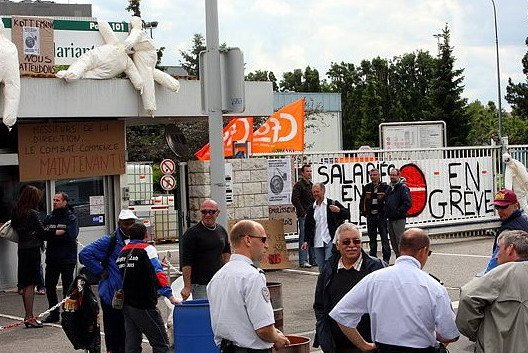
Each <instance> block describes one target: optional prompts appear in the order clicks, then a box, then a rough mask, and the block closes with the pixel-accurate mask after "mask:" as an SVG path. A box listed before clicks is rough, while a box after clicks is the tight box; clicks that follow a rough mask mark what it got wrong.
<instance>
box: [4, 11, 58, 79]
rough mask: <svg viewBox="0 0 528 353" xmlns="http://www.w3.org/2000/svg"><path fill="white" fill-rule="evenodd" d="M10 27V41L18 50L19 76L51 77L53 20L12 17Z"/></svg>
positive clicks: (52, 71)
mask: <svg viewBox="0 0 528 353" xmlns="http://www.w3.org/2000/svg"><path fill="white" fill-rule="evenodd" d="M12 26H13V29H12V32H11V40H12V42H13V43H15V45H16V46H17V49H18V61H19V62H20V74H21V75H31V76H44V77H53V75H54V74H55V71H54V69H53V66H54V65H55V53H54V48H53V19H52V18H45V17H18V16H13V18H12Z"/></svg>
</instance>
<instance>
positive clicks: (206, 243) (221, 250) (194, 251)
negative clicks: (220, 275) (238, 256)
mask: <svg viewBox="0 0 528 353" xmlns="http://www.w3.org/2000/svg"><path fill="white" fill-rule="evenodd" d="M200 212H201V213H202V219H201V221H200V222H199V223H198V224H197V225H195V226H193V227H191V228H189V229H188V230H187V231H186V232H185V233H184V234H183V237H182V244H181V253H180V257H181V266H182V272H183V284H184V287H183V289H182V290H181V296H182V298H183V299H184V300H185V299H187V298H188V297H189V295H190V294H191V293H192V297H193V299H206V298H207V292H206V287H207V284H208V283H209V281H210V280H211V278H213V276H214V274H215V273H216V271H218V270H219V269H220V268H221V267H222V266H223V265H224V264H225V263H226V262H227V261H229V257H230V256H231V249H230V247H229V240H228V238H227V232H226V230H225V229H224V227H222V226H221V225H220V224H218V223H216V219H217V217H218V213H219V212H220V211H219V210H218V204H217V203H216V202H215V201H213V200H211V199H207V200H205V201H204V202H203V203H202V206H201V207H200Z"/></svg>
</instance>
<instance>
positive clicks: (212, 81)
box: [201, 0, 227, 228]
mask: <svg viewBox="0 0 528 353" xmlns="http://www.w3.org/2000/svg"><path fill="white" fill-rule="evenodd" d="M205 43H206V46H207V55H206V60H207V70H206V71H204V73H205V75H207V80H206V82H207V86H206V88H205V92H206V94H207V102H208V103H207V107H206V108H207V116H208V120H209V143H210V146H211V161H210V173H209V175H210V176H211V198H212V199H213V200H214V201H216V202H217V203H218V209H219V210H220V214H219V216H218V223H219V224H220V225H222V226H223V227H224V228H227V201H226V190H225V159H224V140H223V127H224V126H223V118H222V85H221V81H220V50H219V38H218V5H217V0H205ZM201 79H205V78H204V77H202V78H201Z"/></svg>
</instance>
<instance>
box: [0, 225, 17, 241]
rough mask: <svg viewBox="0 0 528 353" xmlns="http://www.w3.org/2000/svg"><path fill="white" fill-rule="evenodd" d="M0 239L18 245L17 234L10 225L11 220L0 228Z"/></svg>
mask: <svg viewBox="0 0 528 353" xmlns="http://www.w3.org/2000/svg"><path fill="white" fill-rule="evenodd" d="M0 238H3V239H6V240H9V241H12V242H14V243H18V233H17V231H16V230H15V228H13V226H12V225H11V220H9V221H7V222H5V223H4V224H3V225H2V227H0Z"/></svg>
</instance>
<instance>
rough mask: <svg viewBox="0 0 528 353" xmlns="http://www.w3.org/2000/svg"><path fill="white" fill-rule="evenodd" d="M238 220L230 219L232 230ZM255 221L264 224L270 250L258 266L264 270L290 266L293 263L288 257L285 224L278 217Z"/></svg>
mask: <svg viewBox="0 0 528 353" xmlns="http://www.w3.org/2000/svg"><path fill="white" fill-rule="evenodd" d="M238 221H239V220H231V221H229V224H228V228H229V231H231V228H232V227H233V226H234V225H235V224H236V223H237V222H238ZM255 222H258V223H260V224H262V226H263V227H264V229H265V230H266V234H267V236H268V250H267V251H266V253H265V254H264V257H263V258H262V261H260V264H258V266H259V267H260V268H262V269H263V270H281V269H285V268H290V267H291V264H290V260H289V258H288V249H286V240H285V239H284V226H283V224H282V222H281V221H280V220H278V219H256V220H255Z"/></svg>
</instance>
